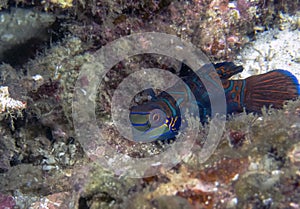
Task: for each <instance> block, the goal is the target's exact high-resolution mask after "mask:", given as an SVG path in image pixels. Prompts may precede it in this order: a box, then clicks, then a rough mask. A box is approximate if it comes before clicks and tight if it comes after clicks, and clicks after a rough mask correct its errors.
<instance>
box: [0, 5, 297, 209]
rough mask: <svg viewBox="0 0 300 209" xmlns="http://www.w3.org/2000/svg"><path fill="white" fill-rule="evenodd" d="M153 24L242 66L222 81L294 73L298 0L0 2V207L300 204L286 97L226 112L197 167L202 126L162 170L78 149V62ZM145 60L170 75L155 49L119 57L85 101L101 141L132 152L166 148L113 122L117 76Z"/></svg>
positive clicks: (176, 69)
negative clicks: (135, 171)
mask: <svg viewBox="0 0 300 209" xmlns="http://www.w3.org/2000/svg"><path fill="white" fill-rule="evenodd" d="M152 31H155V32H161V33H166V34H170V35H175V36H177V37H179V38H181V39H183V40H185V41H189V42H191V43H192V44H193V45H194V46H196V47H198V48H199V49H201V50H202V51H203V52H204V54H205V55H206V56H207V57H208V58H209V60H210V61H211V62H213V63H221V62H234V63H235V64H236V65H241V66H243V68H244V70H243V72H241V73H239V74H237V75H234V76H233V78H232V79H244V78H247V77H249V76H253V75H259V74H262V73H266V72H269V71H271V70H275V69H284V70H287V71H289V72H291V73H292V74H293V75H294V76H295V77H296V78H297V79H298V80H300V2H299V0H185V1H183V0H87V1H85V0H43V1H38V0H34V1H27V0H20V1H11V0H0V122H1V125H0V209H9V208H21V209H23V208H31V209H42V208H50V209H54V208H63V209H68V208H79V209H85V208H91V209H97V208H143V209H148V208H157V209H161V208H163V209H165V208H170V209H176V208H206V209H210V208H245V209H246V208H247V209H249V208H253V209H260V208H263V209H268V208H295V209H297V208H300V100H299V99H296V98H295V99H294V100H293V101H287V102H286V103H285V104H284V105H283V107H282V108H280V109H273V108H272V107H268V108H263V109H262V111H261V113H260V114H255V113H246V112H242V113H239V114H233V115H230V116H228V118H227V121H226V124H225V130H224V132H223V134H222V136H221V141H220V143H219V145H218V147H217V149H216V150H215V152H214V153H213V154H212V155H211V157H210V158H209V159H208V160H207V161H205V162H204V163H203V162H202V160H201V159H200V157H201V156H200V155H199V153H200V149H199V147H201V145H202V144H203V138H205V135H206V134H207V133H208V131H209V128H210V123H209V122H208V123H207V124H203V126H201V128H200V129H199V134H198V138H197V139H196V141H195V144H196V145H199V146H195V147H193V148H192V149H191V152H190V153H188V155H187V156H186V157H185V158H184V159H183V160H182V162H180V163H179V164H177V165H176V166H175V167H173V168H171V169H169V170H166V169H163V168H161V167H159V165H153V167H155V168H153V169H156V170H157V175H155V176H148V175H147V173H146V174H145V177H144V178H130V177H128V176H126V175H122V171H121V170H120V172H112V171H111V170H109V169H107V168H105V167H103V166H100V165H99V164H98V163H97V162H95V161H94V159H93V157H92V156H90V155H88V154H87V152H86V150H85V148H83V144H84V143H82V139H81V138H80V136H79V135H77V134H76V133H75V128H74V122H73V116H74V115H72V108H74V106H72V103H73V99H74V91H75V90H74V89H75V87H76V82H79V83H80V85H82V86H85V85H89V80H87V79H82V78H81V79H79V81H78V77H79V74H80V71H81V69H82V66H84V65H85V64H86V63H93V60H94V57H95V56H96V55H97V51H98V50H99V49H101V48H102V47H103V46H105V45H107V44H109V43H111V42H112V41H114V40H116V39H118V38H121V37H124V36H127V35H131V34H134V33H142V32H152ZM94 67H95V66H94ZM149 67H157V68H160V69H163V70H166V71H170V72H172V73H174V74H179V73H180V69H181V62H179V61H177V60H174V59H172V58H170V57H167V56H162V55H155V54H142V55H137V56H134V57H130V58H128V59H126V60H120V62H119V63H118V64H116V65H115V66H114V67H113V68H112V69H111V70H110V71H109V72H108V73H107V74H106V75H105V78H104V82H102V83H101V85H99V86H98V87H97V96H96V99H95V100H96V107H95V110H96V111H95V115H96V118H97V125H98V126H99V127H101V130H102V131H101V134H102V135H103V136H105V139H106V142H107V144H108V145H109V146H110V147H112V148H113V149H114V150H116V152H118V153H123V154H126V155H128V156H130V157H133V158H136V159H139V158H141V159H142V158H146V157H149V156H152V155H156V154H159V153H160V152H163V151H164V150H167V149H169V147H170V146H172V142H156V143H137V144H136V143H134V142H132V141H129V140H126V139H124V137H122V135H121V134H120V133H118V131H117V130H116V128H115V126H114V124H113V123H112V122H111V121H112V118H111V116H110V113H111V103H112V96H113V94H114V91H115V90H116V89H117V88H118V85H119V84H120V82H121V81H122V80H123V79H125V78H126V77H127V76H128V75H130V74H131V73H133V72H135V71H136V70H138V69H140V68H149ZM274 85H276V83H274ZM146 97H147V96H146ZM133 100H134V101H132V103H139V102H140V101H143V100H145V95H137V96H136V97H135V98H134V99H133ZM73 105H74V104H73ZM75 108H76V107H75ZM95 155H99V153H98V152H96V151H95ZM103 157H104V158H105V156H103ZM108 160H111V162H112V163H117V162H114V161H113V159H108Z"/></svg>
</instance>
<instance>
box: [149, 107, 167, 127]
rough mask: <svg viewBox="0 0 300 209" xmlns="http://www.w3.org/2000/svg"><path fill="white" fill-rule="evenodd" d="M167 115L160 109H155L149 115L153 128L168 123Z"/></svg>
mask: <svg viewBox="0 0 300 209" xmlns="http://www.w3.org/2000/svg"><path fill="white" fill-rule="evenodd" d="M166 119H167V115H166V113H165V112H164V111H162V110H160V109H153V110H151V111H150V114H149V122H150V125H151V127H152V128H155V127H158V126H161V125H162V124H164V123H165V122H166Z"/></svg>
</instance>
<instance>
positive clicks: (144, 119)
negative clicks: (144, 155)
mask: <svg viewBox="0 0 300 209" xmlns="http://www.w3.org/2000/svg"><path fill="white" fill-rule="evenodd" d="M129 119H130V122H131V125H132V130H133V137H134V140H135V141H139V142H150V141H156V140H166V139H171V138H174V137H175V135H176V134H177V132H178V128H179V126H180V117H179V116H178V115H176V114H175V115H173V114H172V111H171V110H169V109H168V106H167V105H164V101H149V102H146V103H144V104H141V105H137V106H134V107H132V108H131V111H130V114H129Z"/></svg>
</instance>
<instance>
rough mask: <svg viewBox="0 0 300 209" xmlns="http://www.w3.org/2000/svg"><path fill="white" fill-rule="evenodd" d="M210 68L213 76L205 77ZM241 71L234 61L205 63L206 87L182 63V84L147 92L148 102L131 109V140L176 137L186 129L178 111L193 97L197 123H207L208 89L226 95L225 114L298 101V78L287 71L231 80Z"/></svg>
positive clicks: (208, 112) (251, 110)
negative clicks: (160, 90) (197, 111)
mask: <svg viewBox="0 0 300 209" xmlns="http://www.w3.org/2000/svg"><path fill="white" fill-rule="evenodd" d="M212 67H213V68H215V69H216V73H214V74H212V75H208V76H205V73H206V72H207V73H208V74H209V72H210V71H209V70H208V69H211V68H212ZM242 71H243V66H237V65H235V64H234V63H233V62H221V63H216V64H206V65H204V66H203V67H202V68H200V70H199V72H202V75H203V74H204V76H203V78H202V79H210V82H208V84H209V86H204V84H203V82H202V80H201V79H200V78H199V77H198V75H197V73H195V72H194V71H192V70H191V69H190V68H189V67H188V66H187V65H186V64H184V63H183V64H182V67H181V70H180V73H179V77H180V78H181V79H182V81H183V82H184V83H185V85H180V86H179V85H177V84H175V85H174V86H172V87H170V88H169V89H168V90H166V91H162V92H161V93H160V94H158V95H155V93H154V90H153V89H147V90H146V91H147V93H148V94H149V95H151V100H149V101H146V102H144V103H142V104H139V105H135V106H133V107H131V109H130V113H129V119H130V122H131V125H132V129H133V138H134V140H135V141H140V142H148V141H155V140H160V141H164V140H168V139H172V138H175V137H176V135H177V134H178V132H179V130H180V128H181V127H182V126H186V124H185V125H184V124H183V123H184V122H183V121H184V117H183V116H182V115H181V110H183V109H184V108H189V107H190V106H191V104H192V101H191V95H192V94H193V96H194V98H195V99H196V105H197V107H198V110H199V119H200V122H201V123H202V124H203V123H207V122H208V118H209V117H211V114H212V110H211V102H210V101H211V100H210V99H212V98H213V96H212V95H209V93H208V91H207V88H209V89H216V90H217V89H221V90H222V91H223V92H222V93H223V94H224V93H225V98H226V111H227V113H226V114H227V115H230V114H234V113H239V112H243V111H246V112H254V113H261V111H262V108H263V107H264V106H265V107H273V108H277V109H279V108H282V107H283V105H284V103H285V101H287V100H293V99H297V98H298V97H299V95H300V85H299V82H298V80H297V78H296V77H295V76H294V75H293V74H292V73H291V72H289V71H287V70H282V69H276V70H272V71H269V72H267V73H264V74H260V75H253V76H250V77H248V78H246V79H238V80H232V79H230V78H231V77H232V76H233V75H236V74H238V73H240V72H242ZM220 80H221V83H220ZM220 85H222V86H221V88H220ZM216 95H218V94H216ZM213 99H219V98H213Z"/></svg>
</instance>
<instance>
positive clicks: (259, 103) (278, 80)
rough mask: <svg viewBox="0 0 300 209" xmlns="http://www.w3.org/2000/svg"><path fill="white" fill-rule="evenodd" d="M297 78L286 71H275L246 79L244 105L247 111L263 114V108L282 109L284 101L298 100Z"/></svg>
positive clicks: (298, 87) (299, 93)
mask: <svg viewBox="0 0 300 209" xmlns="http://www.w3.org/2000/svg"><path fill="white" fill-rule="evenodd" d="M299 95H300V86H299V83H298V80H297V78H296V77H295V76H294V75H293V74H292V73H290V72H289V71H286V70H274V71H270V72H268V73H265V74H262V75H256V76H251V77H249V78H247V79H246V87H245V100H244V105H245V107H246V110H247V111H253V112H261V108H262V107H263V106H266V107H269V106H271V105H272V107H274V108H282V106H283V104H284V101H286V100H292V99H296V98H298V97H299Z"/></svg>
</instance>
